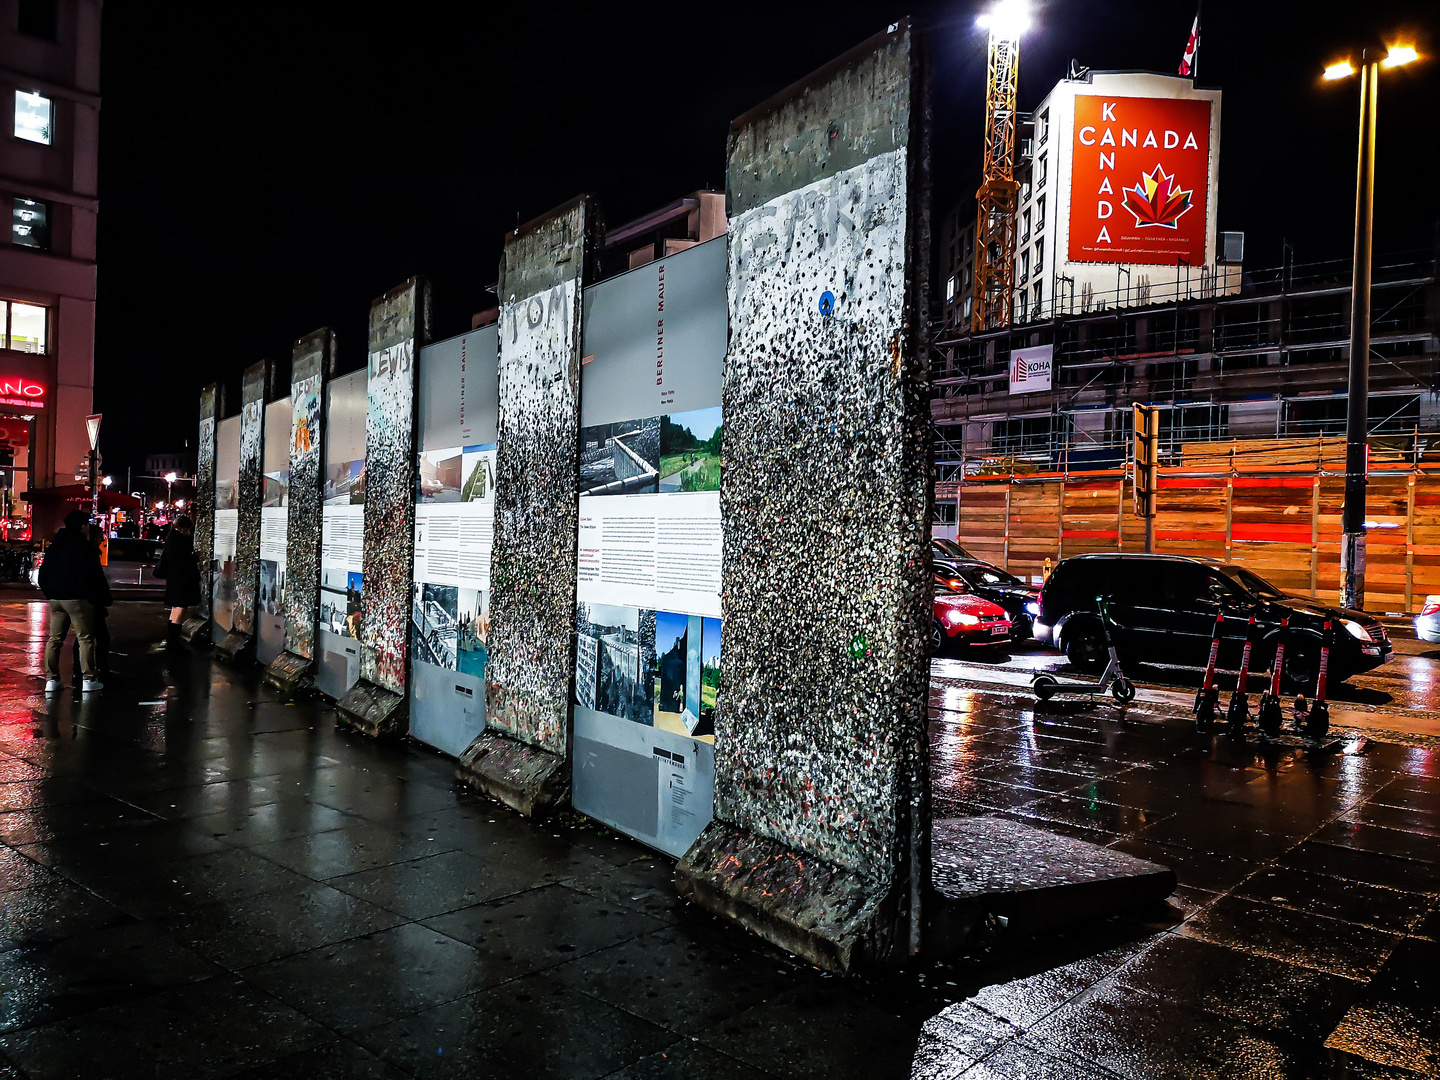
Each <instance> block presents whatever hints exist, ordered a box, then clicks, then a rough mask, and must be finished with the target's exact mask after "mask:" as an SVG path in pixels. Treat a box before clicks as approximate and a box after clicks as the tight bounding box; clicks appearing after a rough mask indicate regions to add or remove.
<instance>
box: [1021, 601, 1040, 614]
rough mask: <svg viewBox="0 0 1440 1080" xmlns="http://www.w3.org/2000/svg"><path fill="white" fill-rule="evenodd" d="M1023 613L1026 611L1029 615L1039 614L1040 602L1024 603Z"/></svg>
mask: <svg viewBox="0 0 1440 1080" xmlns="http://www.w3.org/2000/svg"><path fill="white" fill-rule="evenodd" d="M1025 611H1026V614H1029V615H1039V614H1040V602H1039V601H1038V600H1027V601H1026V602H1025Z"/></svg>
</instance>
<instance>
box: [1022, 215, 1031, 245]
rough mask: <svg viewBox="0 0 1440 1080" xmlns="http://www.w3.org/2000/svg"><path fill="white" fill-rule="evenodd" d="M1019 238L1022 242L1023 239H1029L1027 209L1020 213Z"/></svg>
mask: <svg viewBox="0 0 1440 1080" xmlns="http://www.w3.org/2000/svg"><path fill="white" fill-rule="evenodd" d="M1020 239H1021V241H1022V242H1023V241H1025V240H1029V239H1030V211H1029V210H1026V211H1025V212H1024V213H1023V214H1021V215H1020Z"/></svg>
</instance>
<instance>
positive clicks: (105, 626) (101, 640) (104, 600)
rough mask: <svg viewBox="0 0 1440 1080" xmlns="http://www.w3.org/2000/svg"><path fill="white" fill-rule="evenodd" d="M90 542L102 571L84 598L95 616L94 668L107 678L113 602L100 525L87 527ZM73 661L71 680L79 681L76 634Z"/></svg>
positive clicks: (103, 534) (80, 664)
mask: <svg viewBox="0 0 1440 1080" xmlns="http://www.w3.org/2000/svg"><path fill="white" fill-rule="evenodd" d="M89 537H90V542H91V543H92V544H94V545H95V552H96V554H97V555H98V556H99V557H100V566H101V567H102V572H101V574H100V576H99V577H98V578H97V579H96V581H95V585H94V587H93V589H92V590H91V594H90V595H89V596H87V597H86V598H85V599H87V600H89V601H90V604H91V606H92V607H93V608H94V610H95V618H94V621H93V624H92V629H93V630H94V631H95V670H96V671H97V672H99V674H100V675H101V677H102V678H108V677H109V676H110V675H111V674H112V672H111V671H110V605H111V604H113V603H114V602H115V600H114V597H113V596H112V595H111V593H110V581H109V579H108V578H106V576H105V574H104V572H103V568H104V567H105V566H108V565H109V563H108V562H107V560H106V558H105V551H106V545H105V544H104V543H103V541H104V540H105V530H104V528H103V527H102V526H100V525H96V524H94V523H92V524H91V525H90V528H89ZM74 649H75V652H74V663H73V665H72V668H71V670H72V672H73V674H72V675H71V681H72V682H79V681H80V672H81V670H82V668H83V664H82V663H81V660H80V638H79V636H78V635H77V636H76V638H75V646H74Z"/></svg>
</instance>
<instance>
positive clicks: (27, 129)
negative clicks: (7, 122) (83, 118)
mask: <svg viewBox="0 0 1440 1080" xmlns="http://www.w3.org/2000/svg"><path fill="white" fill-rule="evenodd" d="M54 132H55V103H54V102H53V101H51V100H50V99H49V98H47V97H45V96H44V95H43V94H32V93H29V92H28V91H25V90H16V91H15V137H16V138H17V139H26V140H28V141H30V142H33V143H42V144H43V145H45V146H49V145H50V143H51V141H52V140H53V138H54Z"/></svg>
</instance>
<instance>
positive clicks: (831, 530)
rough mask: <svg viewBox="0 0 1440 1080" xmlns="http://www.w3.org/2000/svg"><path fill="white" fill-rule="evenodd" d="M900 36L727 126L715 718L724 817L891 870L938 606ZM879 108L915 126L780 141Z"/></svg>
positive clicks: (876, 870) (882, 871)
mask: <svg viewBox="0 0 1440 1080" xmlns="http://www.w3.org/2000/svg"><path fill="white" fill-rule="evenodd" d="M892 40H894V39H892ZM887 48H891V47H890V46H887ZM893 53H894V55H893V58H890V59H887V56H888V55H889V54H887V52H886V49H882V50H881V51H880V52H879V53H878V54H877V55H876V58H874V59H872V60H870V61H868V64H869V65H870V68H869V71H868V73H867V72H866V71H852V72H848V73H844V72H842V73H841V74H840V75H837V76H836V81H835V82H834V83H832V84H831V85H830V86H827V87H826V88H825V93H823V94H817V96H816V98H815V99H814V100H813V101H812V98H811V97H810V96H809V95H803V96H801V97H799V98H796V99H795V100H793V101H790V102H788V103H785V104H782V105H780V106H778V107H777V108H776V109H774V110H773V111H772V112H771V113H769V114H768V115H767V116H764V117H762V118H761V119H759V120H756V121H754V122H753V123H752V124H751V125H749V126H748V127H746V128H744V129H742V130H738V131H736V132H734V133H732V137H731V160H730V183H731V192H730V194H731V200H732V205H738V206H740V207H743V208H744V209H743V212H741V213H739V214H737V215H736V216H733V217H732V218H731V219H730V270H729V275H728V278H729V285H728V288H729V302H730V352H729V356H728V358H727V362H726V369H725V381H724V401H723V410H724V416H725V441H724V447H723V451H722V454H723V456H722V469H721V509H722V514H723V518H724V535H725V549H724V583H725V600H724V618H725V655H724V667H725V692H724V694H723V695H722V696H721V698H720V702H719V707H718V712H717V719H716V725H715V727H716V735H717V739H716V744H717V749H716V785H715V809H716V816H717V817H718V818H723V819H724V820H726V821H728V822H730V823H732V824H734V825H738V826H739V827H740V828H742V829H746V830H749V831H750V832H752V833H754V834H758V835H760V836H764V837H769V838H771V839H773V840H777V841H779V842H781V843H783V844H787V845H789V846H790V847H792V848H794V849H797V850H799V851H802V852H809V853H811V854H814V855H818V856H820V857H821V858H823V859H825V860H827V861H829V862H830V863H832V864H835V865H838V866H841V867H845V868H847V869H849V870H851V871H854V872H856V873H858V874H860V875H861V876H862V877H864V878H867V879H869V880H871V881H873V882H876V883H877V884H881V885H883V884H884V883H885V882H887V881H888V880H890V878H891V874H892V867H893V865H894V864H895V862H896V861H897V859H898V858H899V857H900V856H899V853H900V851H901V849H902V847H903V846H904V845H903V844H902V842H901V838H900V836H899V830H900V823H901V818H902V815H903V814H904V813H905V804H906V802H907V797H908V786H909V784H910V783H911V782H912V780H913V768H914V755H915V753H916V751H915V750H914V745H915V744H916V742H917V740H918V741H921V742H923V738H924V703H925V694H926V674H927V672H928V663H927V662H926V660H925V652H924V649H925V645H924V632H925V629H926V627H928V625H929V615H928V613H927V611H926V610H925V605H926V603H927V597H928V595H929V590H928V581H927V580H926V575H927V573H928V561H927V560H926V558H925V552H926V550H927V533H926V530H927V523H926V522H927V513H928V505H927V497H926V494H925V491H926V488H925V485H926V482H927V481H926V477H927V465H926V462H925V458H924V451H925V446H924V438H925V436H924V434H923V433H924V431H925V419H924V412H923V397H922V391H923V383H924V374H923V371H922V370H921V369H920V366H919V364H918V362H917V361H916V359H915V355H914V354H915V350H914V348H913V346H912V345H911V343H910V342H909V339H908V335H909V333H910V330H909V327H908V325H907V324H908V320H907V311H908V310H909V309H908V297H909V295H910V292H911V290H912V289H913V284H912V282H911V281H910V280H909V275H910V274H918V273H922V272H923V270H922V269H916V268H913V267H910V266H909V265H908V260H909V258H910V256H909V244H910V242H911V234H910V229H911V228H913V226H914V223H913V222H908V221H907V214H908V212H909V209H908V208H909V204H910V194H911V193H910V192H909V191H908V190H907V185H908V184H909V182H910V174H909V168H910V165H909V161H908V157H907V152H908V151H907V147H906V146H905V145H903V141H904V139H905V133H906V131H907V125H908V108H909V75H910V70H909V59H908V56H909V54H908V50H907V49H905V48H904V47H903V46H901V47H898V48H894V49H893ZM857 66H858V65H857ZM851 84H853V85H851ZM827 95H828V96H830V97H833V98H835V99H836V100H833V101H832V100H827ZM815 101H819V102H820V103H819V104H815ZM852 105H853V109H852V107H851V106H852ZM807 110H808V111H807ZM815 110H833V111H825V114H824V119H823V120H819V121H817V119H816V117H815V116H811V115H809V112H810V111H815ZM888 113H893V116H891V117H890V118H889V119H886V115H888ZM817 115H818V114H817ZM833 116H838V117H839V120H838V121H837V120H833V119H831V118H832V117H833ZM877 116H879V117H880V119H885V121H886V124H889V123H890V120H892V119H893V121H894V123H893V128H894V129H896V130H898V132H899V141H901V142H902V145H900V146H898V147H895V148H894V149H886V150H883V151H881V152H877V153H873V154H868V155H867V154H859V155H855V154H851V155H849V158H848V161H855V158H856V157H857V156H858V157H859V159H860V160H858V161H855V163H853V164H849V163H848V161H847V159H846V157H845V155H841V154H838V153H837V157H839V158H840V160H841V161H842V162H847V163H846V167H843V168H835V169H834V170H833V171H830V170H829V169H827V168H825V167H824V166H825V164H826V163H825V162H824V161H823V160H822V161H820V162H819V164H818V165H817V164H816V163H815V161H813V160H812V161H808V162H805V161H802V162H800V163H799V164H798V165H797V164H796V163H795V162H793V161H790V160H788V159H786V154H787V153H790V151H789V150H787V149H782V148H784V147H787V146H788V145H789V143H788V142H787V139H789V138H790V137H791V136H793V138H794V142H795V143H796V144H797V145H800V144H803V146H805V147H810V148H812V150H813V148H815V147H821V148H823V146H824V144H825V143H826V142H827V141H828V142H830V143H832V144H835V145H839V146H849V147H854V146H855V145H857V144H858V145H861V146H862V147H863V146H864V145H865V144H866V139H867V138H878V137H879V136H876V135H874V132H875V131H876V130H877V129H881V128H884V127H885V125H884V124H881V123H879V120H877V118H876V117H877ZM826 122H828V123H829V128H828V139H827V138H821V137H820V136H821V135H824V134H825V133H826V126H825V124H826ZM817 123H818V124H819V127H818V129H817V127H816V125H817ZM796 131H799V132H801V135H798V136H796V135H794V133H795V132H796ZM817 131H818V133H817ZM778 132H788V133H790V134H789V135H788V136H786V137H781V136H780V135H779V134H777V133H778ZM867 132H869V133H870V134H867ZM882 134H883V135H884V138H885V139H886V140H888V144H889V145H890V146H894V144H895V142H896V141H897V140H896V137H895V135H893V134H891V133H889V132H888V131H886V132H882ZM811 135H814V136H815V137H814V138H810V136H811ZM806 152H810V151H806ZM815 152H816V153H823V149H822V150H817V151H815ZM794 156H796V157H803V156H804V155H803V154H800V153H797V154H795V155H794ZM831 164H832V165H833V162H832V163H831ZM817 173H819V174H821V175H820V176H819V178H816V179H810V180H808V182H804V183H797V184H795V185H794V186H789V182H790V181H791V180H793V178H794V177H795V176H796V175H797V174H798V175H799V176H800V177H801V178H802V179H804V178H805V177H807V176H815V175H816V174H817ZM827 173H828V174H827ZM787 188H788V189H787ZM757 191H758V195H757ZM817 572H818V573H819V574H820V575H821V576H819V577H817V576H816V575H817Z"/></svg>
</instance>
